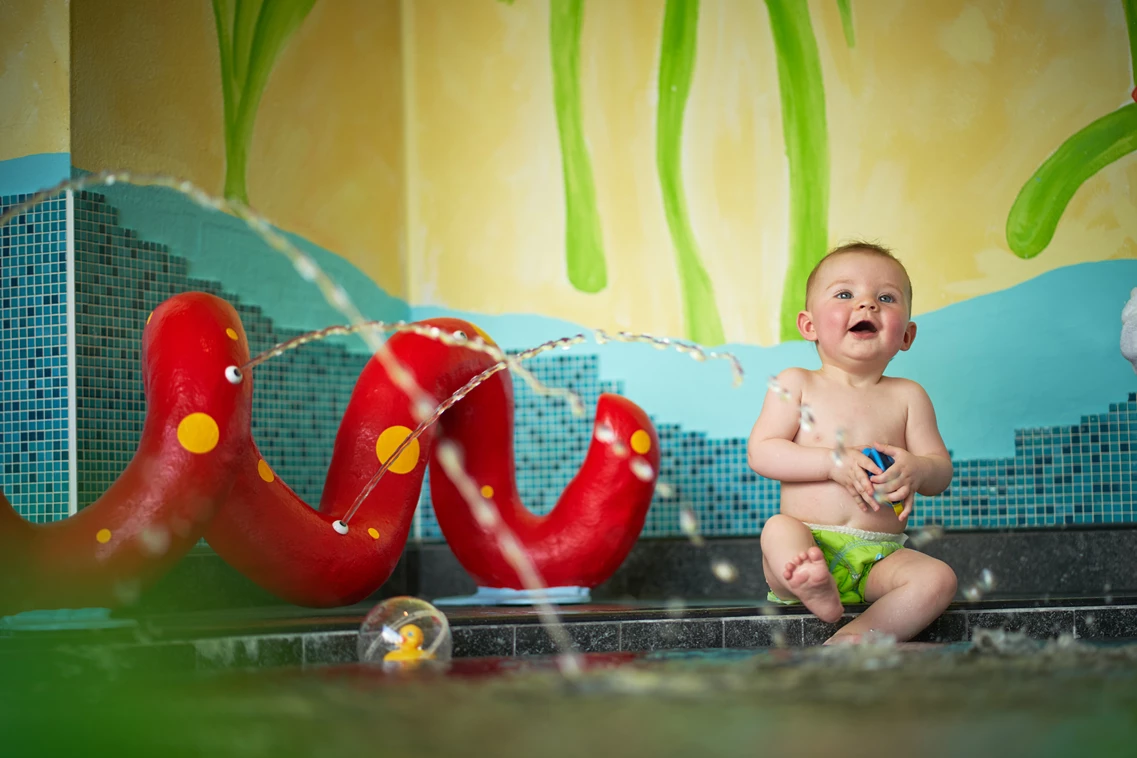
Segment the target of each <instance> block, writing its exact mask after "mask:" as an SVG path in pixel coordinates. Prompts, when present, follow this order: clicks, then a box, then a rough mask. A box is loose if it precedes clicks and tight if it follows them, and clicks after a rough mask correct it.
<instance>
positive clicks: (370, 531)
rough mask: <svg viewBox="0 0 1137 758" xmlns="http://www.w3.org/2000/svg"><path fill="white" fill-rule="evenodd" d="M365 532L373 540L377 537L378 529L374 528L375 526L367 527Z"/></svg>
mask: <svg viewBox="0 0 1137 758" xmlns="http://www.w3.org/2000/svg"><path fill="white" fill-rule="evenodd" d="M367 533H368V534H370V535H371V539H373V540H377V539H379V530H378V529H376V528H375V527H370V528H368V530H367Z"/></svg>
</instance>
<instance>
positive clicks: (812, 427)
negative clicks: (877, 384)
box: [795, 389, 908, 447]
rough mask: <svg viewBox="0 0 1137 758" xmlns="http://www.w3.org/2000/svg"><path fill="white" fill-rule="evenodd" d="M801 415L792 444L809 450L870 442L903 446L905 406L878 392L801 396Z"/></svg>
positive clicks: (852, 391) (805, 393)
mask: <svg viewBox="0 0 1137 758" xmlns="http://www.w3.org/2000/svg"><path fill="white" fill-rule="evenodd" d="M802 404H803V406H804V407H805V408H807V409H808V410H807V411H804V412H803V413H802V422H803V423H802V424H801V426H800V427H799V428H798V434H797V437H796V439H795V441H796V442H798V443H800V444H803V445H808V446H810V447H835V446H837V444H838V441H839V440H840V441H842V442H843V444H844V445H849V446H862V445H869V444H872V443H874V442H876V443H883V444H888V445H896V446H898V447H904V446H905V435H904V428H905V424H906V423H907V420H908V409H907V405H906V404H905V403H904V402H902V401H899V400H898V399H897V398H896V397H895V395H894V394H892V393H888V392H885V391H881V390H861V391H858V390H852V389H843V390H842V391H827V392H822V391H813V392H810V391H809V390H808V389H807V390H806V391H804V392H803V393H802Z"/></svg>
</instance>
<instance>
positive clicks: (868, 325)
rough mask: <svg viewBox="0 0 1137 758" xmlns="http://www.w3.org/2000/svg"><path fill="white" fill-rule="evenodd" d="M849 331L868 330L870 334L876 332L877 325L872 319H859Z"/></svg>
mask: <svg viewBox="0 0 1137 758" xmlns="http://www.w3.org/2000/svg"><path fill="white" fill-rule="evenodd" d="M849 331H850V332H868V333H869V334H876V327H875V326H873V324H872V322H871V321H858V322H857V323H856V324H853V328H852V329H850V330H849Z"/></svg>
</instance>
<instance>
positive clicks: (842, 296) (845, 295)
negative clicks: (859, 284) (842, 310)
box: [837, 290, 853, 300]
mask: <svg viewBox="0 0 1137 758" xmlns="http://www.w3.org/2000/svg"><path fill="white" fill-rule="evenodd" d="M852 296H853V293H851V292H849V291H847V290H842V291H841V292H838V293H837V297H838V298H840V299H842V300H848V299H849V298H851V297H852Z"/></svg>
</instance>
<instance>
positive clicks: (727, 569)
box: [711, 558, 738, 584]
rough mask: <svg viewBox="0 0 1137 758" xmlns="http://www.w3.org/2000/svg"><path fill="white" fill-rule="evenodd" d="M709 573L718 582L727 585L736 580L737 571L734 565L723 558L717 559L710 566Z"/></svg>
mask: <svg viewBox="0 0 1137 758" xmlns="http://www.w3.org/2000/svg"><path fill="white" fill-rule="evenodd" d="M711 571H713V572H714V575H715V578H716V579H718V580H719V581H720V582H726V583H727V584H729V583H730V582H733V581H734V580H735V579H737V578H738V569H736V568H735V567H734V564H733V563H731V562H730V561H728V560H726V559H725V558H718V559H716V560H715V561H714V563H712V564H711Z"/></svg>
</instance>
